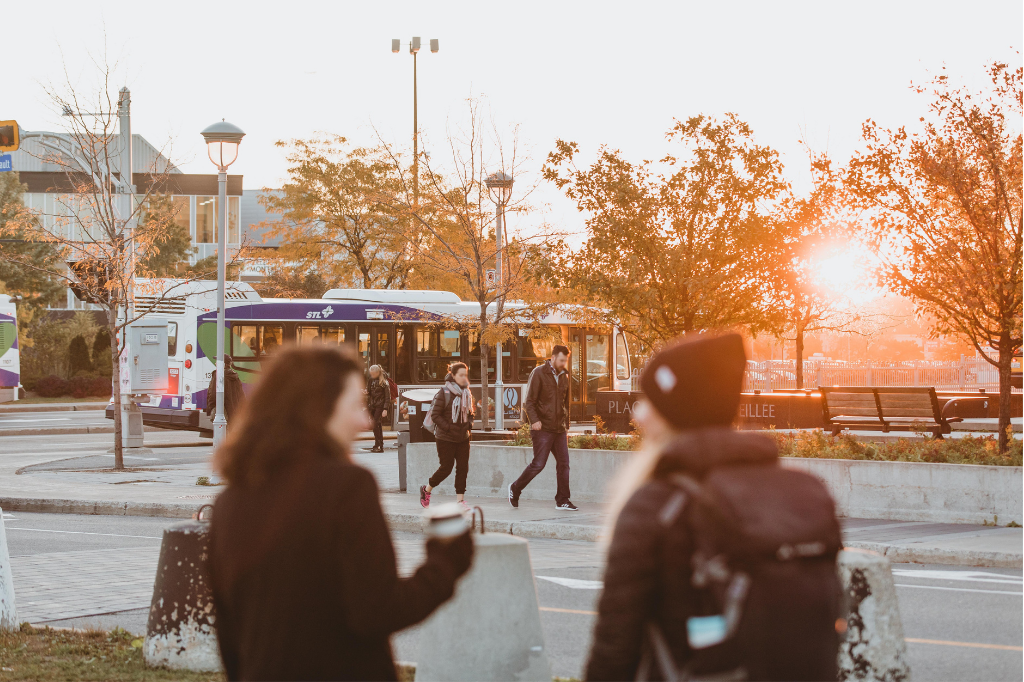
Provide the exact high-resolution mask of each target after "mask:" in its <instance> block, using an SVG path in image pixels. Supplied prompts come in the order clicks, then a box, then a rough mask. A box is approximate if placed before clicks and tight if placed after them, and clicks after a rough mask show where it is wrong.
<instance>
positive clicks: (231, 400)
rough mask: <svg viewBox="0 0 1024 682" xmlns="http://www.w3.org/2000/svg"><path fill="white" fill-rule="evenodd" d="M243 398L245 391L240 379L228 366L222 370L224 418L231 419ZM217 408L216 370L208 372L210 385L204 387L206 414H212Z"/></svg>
mask: <svg viewBox="0 0 1024 682" xmlns="http://www.w3.org/2000/svg"><path fill="white" fill-rule="evenodd" d="M244 400H245V391H244V390H243V389H242V379H241V378H240V377H239V376H238V372H236V371H235V370H234V368H232V367H228V368H227V369H226V370H225V372H224V418H225V419H227V420H228V421H231V418H232V417H233V416H234V415H235V414H236V413H237V412H238V408H239V406H241V404H242V401H244ZM216 409H217V370H213V372H211V373H210V385H209V387H207V389H206V414H207V416H211V417H212V416H213V413H214V411H215V410H216Z"/></svg>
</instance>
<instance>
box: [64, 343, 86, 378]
mask: <svg viewBox="0 0 1024 682" xmlns="http://www.w3.org/2000/svg"><path fill="white" fill-rule="evenodd" d="M68 362H69V363H70V364H71V376H72V377H74V376H77V375H79V374H82V373H84V372H91V371H92V358H90V357H89V346H88V345H86V343H85V338H84V337H83V336H82V335H81V334H79V335H78V336H76V337H75V338H73V339H71V345H70V346H69V347H68Z"/></svg>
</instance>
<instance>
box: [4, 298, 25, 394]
mask: <svg viewBox="0 0 1024 682" xmlns="http://www.w3.org/2000/svg"><path fill="white" fill-rule="evenodd" d="M20 367H21V363H20V359H19V357H18V310H17V307H16V305H15V303H14V301H13V299H12V298H11V297H10V296H8V295H7V294H0V403H2V402H7V401H9V400H17V399H18V386H19V384H20V383H21V369H20Z"/></svg>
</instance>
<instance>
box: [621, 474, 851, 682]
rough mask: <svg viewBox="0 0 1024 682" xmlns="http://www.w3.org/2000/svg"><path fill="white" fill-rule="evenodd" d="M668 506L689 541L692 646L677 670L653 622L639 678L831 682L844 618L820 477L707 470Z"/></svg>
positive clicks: (833, 529) (835, 538) (671, 524)
mask: <svg viewBox="0 0 1024 682" xmlns="http://www.w3.org/2000/svg"><path fill="white" fill-rule="evenodd" d="M671 480H672V483H673V484H674V485H676V486H678V487H679V491H678V492H677V494H676V495H674V496H673V497H671V498H669V502H668V503H666V505H665V507H664V508H663V510H662V513H661V521H662V523H663V524H664V525H665V526H666V527H667V528H668V531H667V532H669V533H675V532H680V533H686V534H687V538H688V539H689V545H690V547H692V549H693V554H692V562H691V566H692V573H690V574H689V576H688V578H689V580H690V584H691V588H692V589H691V590H690V591H689V593H690V594H691V595H692V603H691V604H690V605H689V609H688V615H689V618H688V619H687V622H686V626H687V627H686V630H687V642H686V645H685V646H677V647H676V650H687V649H688V650H689V657H688V658H687V660H686V662H685V665H683V666H679V665H678V664H677V662H676V661H675V660H674V659H673V656H672V653H671V650H670V648H669V646H668V643H667V642H666V641H665V637H664V635H663V633H662V632H661V629H660V628H659V627H658V626H657V625H655V624H653V623H652V624H650V625H649V626H648V631H647V633H646V635H647V648H646V650H645V654H644V659H643V661H642V662H641V668H640V670H639V671H638V675H637V679H649V678H650V676H651V672H652V669H654V668H656V669H657V670H659V671H660V674H661V676H662V678H663V679H665V680H701V679H703V680H710V679H714V680H835V679H836V668H837V657H838V654H839V635H838V634H837V630H839V629H841V627H840V626H841V624H842V623H841V621H840V620H839V619H840V618H841V617H842V615H843V610H842V585H841V583H840V580H839V575H838V571H837V568H836V556H837V553H838V551H839V550H840V549H841V547H842V539H841V531H840V526H839V521H838V520H837V519H836V515H835V504H834V502H833V501H832V498H831V496H830V495H829V493H828V490H827V489H826V488H825V486H824V485H823V484H822V483H821V481H819V480H818V479H817V478H815V477H814V476H811V475H809V474H806V473H803V472H799V471H793V470H791V469H784V468H782V467H780V466H763V465H762V466H756V465H754V466H746V465H744V466H732V467H722V468H717V469H713V470H711V472H710V473H709V474H708V475H707V476H706V477H705V478H704V480H703V481H702V482H701V483H698V482H697V481H696V480H694V479H693V478H690V477H687V476H682V475H676V476H675V477H673V478H672V479H671Z"/></svg>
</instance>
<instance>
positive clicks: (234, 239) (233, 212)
mask: <svg viewBox="0 0 1024 682" xmlns="http://www.w3.org/2000/svg"><path fill="white" fill-rule="evenodd" d="M238 204H239V197H228V244H237V243H238V236H239V235H238V228H239V223H240V222H241V221H240V219H239V208H238ZM217 215H220V213H218V214H217Z"/></svg>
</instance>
